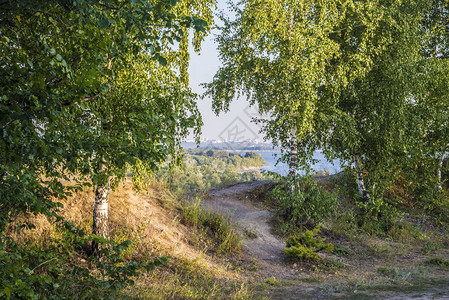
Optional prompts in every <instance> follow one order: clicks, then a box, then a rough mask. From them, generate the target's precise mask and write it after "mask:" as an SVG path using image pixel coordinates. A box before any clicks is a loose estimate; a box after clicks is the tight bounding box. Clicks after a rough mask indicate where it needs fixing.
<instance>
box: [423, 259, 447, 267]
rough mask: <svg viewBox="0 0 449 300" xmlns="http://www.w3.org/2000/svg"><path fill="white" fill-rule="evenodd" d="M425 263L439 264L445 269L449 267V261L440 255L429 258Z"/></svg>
mask: <svg viewBox="0 0 449 300" xmlns="http://www.w3.org/2000/svg"><path fill="white" fill-rule="evenodd" d="M425 263H426V264H427V265H432V266H438V267H440V268H443V269H448V268H449V261H447V260H445V259H442V258H440V257H433V258H429V259H428V260H426V261H425Z"/></svg>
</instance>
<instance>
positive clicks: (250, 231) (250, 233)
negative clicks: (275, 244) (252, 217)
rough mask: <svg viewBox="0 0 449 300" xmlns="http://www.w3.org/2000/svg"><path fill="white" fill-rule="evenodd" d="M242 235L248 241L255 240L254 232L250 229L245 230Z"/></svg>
mask: <svg viewBox="0 0 449 300" xmlns="http://www.w3.org/2000/svg"><path fill="white" fill-rule="evenodd" d="M243 234H244V235H245V236H246V237H247V238H249V239H255V238H257V234H256V233H255V232H254V230H253V229H252V228H247V229H245V231H244V232H243Z"/></svg>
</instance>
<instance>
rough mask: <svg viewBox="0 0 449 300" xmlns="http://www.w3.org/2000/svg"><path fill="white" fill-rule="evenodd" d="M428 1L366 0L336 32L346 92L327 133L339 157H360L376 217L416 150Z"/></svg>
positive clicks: (362, 181)
mask: <svg viewBox="0 0 449 300" xmlns="http://www.w3.org/2000/svg"><path fill="white" fill-rule="evenodd" d="M429 4H430V3H429V1H413V2H411V1H395V2H394V3H393V2H388V3H387V2H379V1H366V2H365V1H360V2H357V5H356V6H355V7H354V13H351V14H348V16H349V18H348V19H347V20H346V21H345V23H346V24H351V26H345V28H346V30H341V31H340V32H336V33H335V35H334V38H335V40H336V41H339V43H340V44H341V49H342V53H343V55H342V56H341V57H340V58H339V61H338V62H337V61H336V62H335V66H337V65H341V66H343V67H342V68H344V70H345V72H346V74H347V76H346V78H347V79H348V84H347V85H346V87H344V88H342V90H341V94H340V99H339V101H338V104H337V113H336V114H334V116H335V119H334V125H333V126H332V127H329V128H328V129H327V130H325V131H324V132H327V133H326V134H327V135H326V134H325V135H323V136H322V138H323V140H326V141H327V142H325V143H324V144H327V147H330V148H331V149H332V152H333V153H335V154H337V155H336V156H337V157H338V158H340V159H341V160H342V161H346V162H348V163H349V164H350V163H354V166H355V172H356V174H357V181H358V186H359V191H360V196H361V199H362V201H361V203H360V205H361V206H362V207H363V208H364V209H365V210H366V211H369V212H370V213H372V214H373V215H377V214H378V213H379V212H380V211H382V212H383V213H385V212H387V211H388V210H389V206H390V205H391V204H390V203H388V202H386V201H384V198H383V195H384V192H385V190H386V189H387V188H388V187H389V186H390V184H391V183H392V182H393V180H394V174H395V172H394V170H395V167H398V166H399V165H400V164H401V162H403V161H404V160H406V159H407V157H408V155H409V153H410V151H411V149H413V148H414V145H413V141H411V139H410V136H409V135H408V134H407V131H408V129H409V128H408V126H409V125H410V122H409V119H410V117H411V115H410V110H409V108H410V104H411V103H412V102H413V91H414V85H415V84H417V81H416V80H417V77H416V76H415V75H416V72H417V68H416V67H417V65H418V63H419V62H420V60H421V58H422V56H421V52H420V51H421V49H422V37H423V31H422V30H421V29H422V28H421V22H422V21H423V19H424V16H425V14H424V12H426V11H428V9H429V7H430V6H429ZM347 36H349V37H350V38H349V39H348V38H347Z"/></svg>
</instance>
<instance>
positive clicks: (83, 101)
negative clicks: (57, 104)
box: [63, 93, 101, 107]
mask: <svg viewBox="0 0 449 300" xmlns="http://www.w3.org/2000/svg"><path fill="white" fill-rule="evenodd" d="M100 95H101V93H98V94H96V95H94V96H90V97H87V98H84V99H82V100H79V101H76V102H73V103H67V104H64V105H63V106H64V107H67V106H72V105H78V104H81V103H86V102H89V101H92V100H94V99H96V98H98V97H100Z"/></svg>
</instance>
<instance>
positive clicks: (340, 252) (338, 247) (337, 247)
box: [334, 245, 352, 256]
mask: <svg viewBox="0 0 449 300" xmlns="http://www.w3.org/2000/svg"><path fill="white" fill-rule="evenodd" d="M334 253H335V254H337V255H339V256H343V255H348V254H351V253H352V251H351V250H349V249H347V248H345V247H343V246H341V245H335V246H334Z"/></svg>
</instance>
